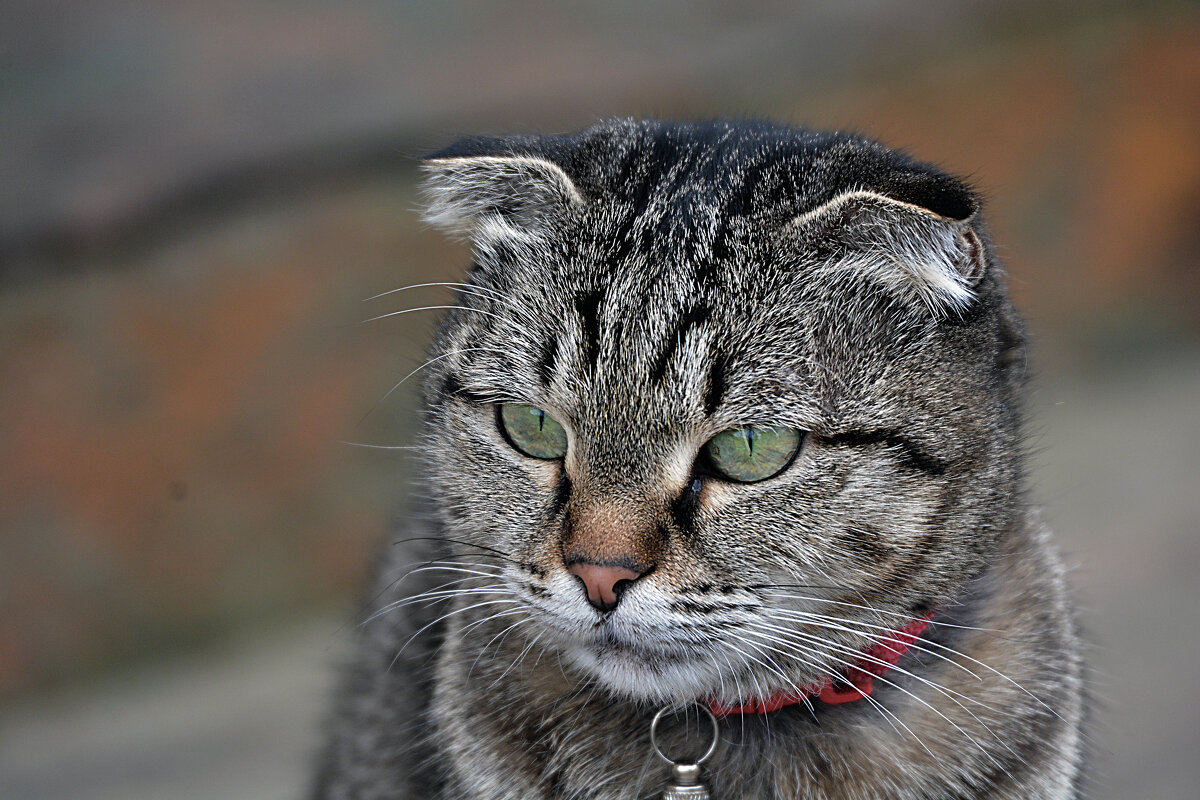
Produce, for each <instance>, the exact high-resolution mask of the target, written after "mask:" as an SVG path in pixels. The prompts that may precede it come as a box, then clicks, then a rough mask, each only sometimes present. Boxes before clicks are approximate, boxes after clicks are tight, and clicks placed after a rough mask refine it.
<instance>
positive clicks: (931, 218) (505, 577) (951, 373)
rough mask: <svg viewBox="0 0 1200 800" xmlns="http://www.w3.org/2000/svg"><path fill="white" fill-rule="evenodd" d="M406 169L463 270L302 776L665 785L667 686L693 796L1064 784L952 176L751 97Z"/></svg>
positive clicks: (1047, 658) (357, 789) (1066, 656)
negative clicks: (789, 116) (349, 658)
mask: <svg viewBox="0 0 1200 800" xmlns="http://www.w3.org/2000/svg"><path fill="white" fill-rule="evenodd" d="M423 169H424V170H425V172H426V176H427V179H426V184H425V191H426V198H427V201H428V204H427V207H426V211H425V219H426V220H427V221H428V222H429V223H431V224H432V225H434V226H436V227H438V228H441V229H443V230H445V231H447V232H449V233H450V234H451V235H455V236H460V237H463V238H465V239H466V240H468V241H469V242H470V244H471V246H472V248H473V253H474V263H473V266H472V267H471V269H470V272H469V275H468V277H467V278H466V281H465V282H464V283H462V284H455V285H454V287H455V288H456V290H457V294H456V301H455V304H454V306H453V307H452V308H451V309H450V310H449V311H448V312H447V313H446V315H445V317H444V319H443V320H442V323H441V325H440V327H439V329H438V331H437V334H436V336H435V339H434V342H433V345H432V348H431V350H430V357H429V361H428V363H427V364H426V366H425V370H424V372H425V388H424V400H425V403H426V406H427V417H426V422H425V425H424V428H423V434H422V439H421V446H420V450H421V458H422V465H423V466H422V469H423V471H424V473H425V476H426V481H425V483H426V488H427V496H426V497H425V498H424V499H423V500H422V501H420V502H419V503H418V504H417V507H416V508H415V509H414V511H413V513H412V514H411V515H410V518H409V519H408V521H407V524H406V529H405V531H404V532H403V533H402V534H401V537H400V541H399V542H398V543H397V544H396V545H395V546H393V547H391V548H389V549H388V550H387V552H386V553H385V554H384V555H383V557H382V560H381V563H380V566H379V570H378V575H377V580H376V585H375V587H374V590H373V592H372V602H371V603H370V604H369V606H368V608H367V612H366V616H368V617H369V620H368V621H367V622H366V623H365V624H364V625H363V626H361V636H360V638H359V640H358V642H357V645H356V646H357V650H356V654H355V656H354V658H353V662H352V663H351V665H350V667H349V669H348V670H347V673H346V682H345V687H344V690H343V692H342V694H341V696H340V699H339V701H338V703H337V705H336V709H335V712H334V714H333V717H332V721H331V725H330V736H329V740H328V743H327V746H326V749H325V751H324V754H323V757H322V761H321V766H320V769H319V774H318V776H317V778H316V783H315V785H316V789H315V796H316V797H318V798H321V799H322V800H335V799H339V800H340V799H342V798H445V799H446V800H450V799H454V800H458V799H459V798H461V799H463V800H467V799H468V798H471V799H474V798H488V800H498V799H499V798H512V799H513V800H517V799H518V798H519V799H520V800H534V799H535V798H539V799H540V798H546V799H547V800H549V799H550V798H554V799H556V800H558V799H561V798H595V799H596V800H617V799H618V798H622V799H629V800H633V798H644V797H657V796H660V794H661V792H662V791H663V787H664V785H665V784H666V783H667V780H668V773H667V770H666V768H665V765H664V764H662V763H661V762H660V761H658V759H657V757H656V756H655V755H654V754H653V752H652V750H651V746H650V734H649V728H650V720H651V717H652V716H653V715H654V713H655V712H656V711H657V710H658V709H659V708H660V707H667V706H686V705H687V704H691V703H698V704H700V705H701V706H703V708H705V709H708V710H709V711H711V712H712V713H714V714H715V715H716V717H717V722H716V724H717V727H718V730H719V742H718V745H717V748H716V751H715V753H714V754H713V755H712V757H711V758H710V759H709V760H708V761H707V762H706V763H705V767H704V771H705V775H706V780H707V782H708V784H709V786H710V787H711V792H712V796H713V797H716V798H744V799H745V800H757V798H780V799H782V798H889V800H906V799H908V798H913V799H914V800H915V799H916V798H927V799H929V800H966V799H967V798H1024V799H1027V798H1073V797H1079V796H1081V793H1082V791H1083V790H1082V788H1081V786H1082V785H1083V777H1082V776H1083V772H1084V771H1083V769H1082V762H1083V760H1084V758H1083V757H1084V751H1085V749H1086V748H1085V741H1086V740H1085V737H1084V736H1083V734H1082V732H1081V729H1082V724H1083V719H1084V714H1085V705H1086V703H1085V692H1084V678H1083V671H1084V667H1083V662H1082V658H1081V655H1080V652H1081V650H1080V644H1079V640H1078V637H1077V633H1076V623H1075V621H1074V616H1073V613H1072V610H1071V607H1070V603H1069V600H1068V597H1067V594H1066V590H1065V588H1064V575H1063V568H1062V566H1061V564H1060V562H1059V560H1058V557H1057V555H1056V554H1055V551H1054V550H1053V547H1052V544H1051V542H1050V541H1049V538H1048V533H1047V531H1046V529H1045V528H1044V527H1043V525H1042V524H1041V523H1040V522H1039V520H1038V517H1037V515H1036V512H1035V511H1034V510H1033V509H1031V507H1030V504H1029V501H1028V499H1027V493H1026V487H1025V476H1024V462H1025V455H1024V451H1025V447H1026V445H1025V441H1024V438H1023V435H1022V411H1021V395H1022V391H1023V386H1024V383H1025V375H1026V367H1025V333H1024V328H1023V325H1022V323H1021V321H1020V319H1019V317H1018V316H1017V314H1016V312H1015V311H1014V310H1013V307H1012V305H1011V303H1010V301H1009V299H1008V296H1007V292H1006V289H1005V279H1004V275H1003V272H1002V269H1001V267H1000V265H999V264H998V263H997V261H996V258H995V256H994V254H993V249H992V246H991V244H990V241H989V239H988V237H987V234H986V232H985V230H984V227H983V225H982V222H981V219H980V213H979V207H980V202H979V199H978V197H977V195H976V194H975V193H974V192H973V190H971V189H970V188H969V187H967V186H966V185H965V184H964V183H962V182H960V181H959V180H957V179H955V178H953V177H951V176H949V175H946V174H944V173H943V172H941V171H939V170H938V169H936V168H934V167H932V166H930V165H928V164H924V163H920V162H918V161H915V160H913V159H912V158H910V157H909V156H907V155H905V154H903V153H899V152H896V151H892V150H889V149H886V148H885V147H883V146H882V145H880V144H878V143H876V142H873V141H870V140H868V139H865V138H861V137H859V136H852V135H845V134H822V133H816V132H811V131H807V130H804V129H800V128H795V127H789V126H785V125H779V124H773V123H770V122H766V121H729V120H717V121H710V122H703V123H687V124H683V123H672V122H667V121H657V120H655V121H636V120H629V119H617V120H609V121H604V122H601V123H599V124H596V125H595V126H593V127H591V128H588V129H587V130H584V131H582V132H580V133H578V134H575V135H569V136H518V137H509V138H471V139H466V140H463V141H460V142H458V143H457V144H455V145H453V146H451V147H449V148H447V149H445V150H442V151H440V152H438V153H435V154H433V155H432V156H429V157H428V158H427V159H425V160H424V162H423ZM696 713H700V712H699V711H696ZM689 735H690V734H689ZM676 736H677V739H678V741H677V742H676V743H677V744H678V745H680V746H689V747H690V746H691V744H690V739H689V740H687V741H684V740H683V739H682V738H679V737H683V734H676Z"/></svg>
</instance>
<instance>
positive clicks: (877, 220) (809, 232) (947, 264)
mask: <svg viewBox="0 0 1200 800" xmlns="http://www.w3.org/2000/svg"><path fill="white" fill-rule="evenodd" d="M909 177H910V180H908V181H904V182H900V181H893V183H894V185H891V186H889V187H888V188H887V189H885V190H884V191H882V192H880V191H869V190H865V189H859V190H853V191H848V192H845V193H843V194H840V195H838V196H837V197H834V198H833V199H832V200H830V201H829V202H827V203H825V204H823V205H821V206H819V207H817V208H815V209H813V210H812V211H809V212H807V213H804V214H801V215H800V216H799V217H797V218H796V219H794V220H792V222H791V224H790V225H789V226H788V229H789V232H790V233H791V234H793V235H794V236H796V237H798V238H800V239H802V240H804V243H805V244H806V245H808V247H806V249H812V250H814V251H816V252H820V253H822V254H824V255H825V257H827V258H828V259H829V262H830V263H831V265H836V266H837V267H838V268H855V269H864V270H870V271H872V272H873V273H874V274H875V275H876V276H877V277H878V278H879V279H880V280H882V281H883V282H885V283H888V284H890V285H893V286H895V287H896V288H898V289H901V290H904V291H909V292H916V293H917V295H918V296H919V297H920V298H921V300H922V301H924V302H925V304H926V305H927V306H928V307H929V308H930V310H931V311H933V312H934V313H935V314H937V315H938V316H944V315H946V314H947V313H962V312H963V311H964V310H965V309H966V308H967V307H968V306H970V304H971V302H972V301H973V300H974V299H975V289H976V287H978V285H979V283H980V281H981V280H982V279H983V276H984V273H985V272H986V271H987V258H988V255H987V250H986V248H985V247H984V245H983V242H982V241H981V240H980V238H979V234H978V233H977V232H976V231H975V229H974V227H972V221H973V220H974V218H975V215H976V212H977V210H978V202H977V201H976V200H975V198H974V197H973V196H972V195H971V194H970V193H969V192H968V191H967V190H966V189H965V188H963V187H962V186H961V184H958V183H957V182H950V181H949V180H947V179H938V178H936V177H934V176H921V175H916V176H909Z"/></svg>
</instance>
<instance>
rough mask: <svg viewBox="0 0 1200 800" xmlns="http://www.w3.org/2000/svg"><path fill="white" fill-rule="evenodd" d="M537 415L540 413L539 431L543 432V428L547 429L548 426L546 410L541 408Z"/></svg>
mask: <svg viewBox="0 0 1200 800" xmlns="http://www.w3.org/2000/svg"><path fill="white" fill-rule="evenodd" d="M537 415H538V432H539V433H541V432H542V430H543V429H545V427H546V412H545V411H542V410H541V409H540V408H539V409H538V412H537Z"/></svg>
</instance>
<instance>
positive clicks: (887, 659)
mask: <svg viewBox="0 0 1200 800" xmlns="http://www.w3.org/2000/svg"><path fill="white" fill-rule="evenodd" d="M932 617H933V612H932V611H930V612H929V613H928V614H925V615H924V616H921V617H917V618H916V619H914V620H913V621H912V622H910V623H908V624H907V625H905V626H904V627H903V628H899V629H897V630H894V631H892V632H891V633H889V634H888V635H887V636H884V637H883V638H882V639H880V640H879V641H878V642H876V643H875V644H873V645H871V648H870V649H869V650H867V652H866V653H864V654H863V655H862V657H861V658H859V659H858V661H856V662H854V666H852V667H850V668H849V669H848V670H846V674H845V675H844V676H843V677H842V679H841V680H840V681H838V683H836V684H835V683H834V681H833V679H832V678H826V679H825V680H824V681H822V682H821V683H820V684H818V685H816V686H813V687H809V688H806V689H803V690H801V691H799V692H780V693H778V694H773V695H771V696H769V697H765V698H753V699H750V700H747V701H746V702H745V703H741V704H739V705H734V706H727V705H723V704H721V703H718V702H716V701H714V700H710V701H708V707H709V708H710V709H711V710H712V712H713V714H714V715H716V716H718V717H729V716H732V715H734V714H769V713H771V712H772V711H778V710H779V709H781V708H783V707H784V706H791V705H795V704H796V703H800V702H803V701H805V700H807V699H808V698H810V697H815V698H817V699H818V700H820V701H821V702H822V703H829V704H831V705H836V704H838V703H849V702H851V701H853V700H861V699H862V698H864V697H866V696H867V695H869V694H870V693H871V689H872V685H873V683H874V680H875V678H878V677H880V676H882V675H883V674H884V673H886V672H887V671H888V670H889V669H891V668H892V667H893V666H895V664H896V662H897V661H899V660H900V659H901V657H903V656H904V654H905V653H907V652H908V648H909V647H911V646H912V643H913V642H915V641H916V639H917V637H918V636H920V635H921V634H922V633H923V632H924V631H925V626H927V625H928V624H929V620H930V619H931V618H932Z"/></svg>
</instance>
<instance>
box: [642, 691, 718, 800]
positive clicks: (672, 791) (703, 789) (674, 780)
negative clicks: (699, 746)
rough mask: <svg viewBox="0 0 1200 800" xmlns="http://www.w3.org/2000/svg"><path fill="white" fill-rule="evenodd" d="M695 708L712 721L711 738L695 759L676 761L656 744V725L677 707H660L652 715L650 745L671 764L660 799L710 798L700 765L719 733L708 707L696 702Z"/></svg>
mask: <svg viewBox="0 0 1200 800" xmlns="http://www.w3.org/2000/svg"><path fill="white" fill-rule="evenodd" d="M696 707H697V708H699V709H700V710H701V711H703V712H704V713H705V714H706V715H707V716H708V719H709V722H711V723H712V739H711V741H710V742H709V745H708V749H707V750H705V751H704V755H702V756H700V757H699V758H697V759H696V760H695V761H676V760H675V759H673V758H671V757H670V756H668V755H667V754H666V753H664V752H663V751H662V748H660V747H659V746H658V725H659V723H660V722H662V720H663V717H665V716H667V715H668V714H670V713H672V712H677V711H679V710H680V709H679V708H678V707H672V706H667V707H666V708H663V709H660V710H659V712H658V713H657V714H655V715H654V721H653V722H651V723H650V745H651V746H652V747H653V748H654V752H655V753H657V754H658V757H659V758H661V759H662V760H663V761H666V762H667V763H668V764H670V765H671V783H670V784H668V785H667V788H666V789H665V790H664V791H663V794H662V800H711V798H712V795H710V794H709V793H708V787H707V786H705V785H704V781H703V780H702V779H701V776H700V765H701V764H703V763H704V762H705V761H706V760H708V757H709V756H711V755H712V754H713V751H714V750H716V749H717V739H718V737H719V734H720V729H719V728H718V726H717V718H716V717H714V716H713V713H712V712H711V711H709V710H708V708H706V707H704V706H702V705H699V704H697V705H696Z"/></svg>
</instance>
